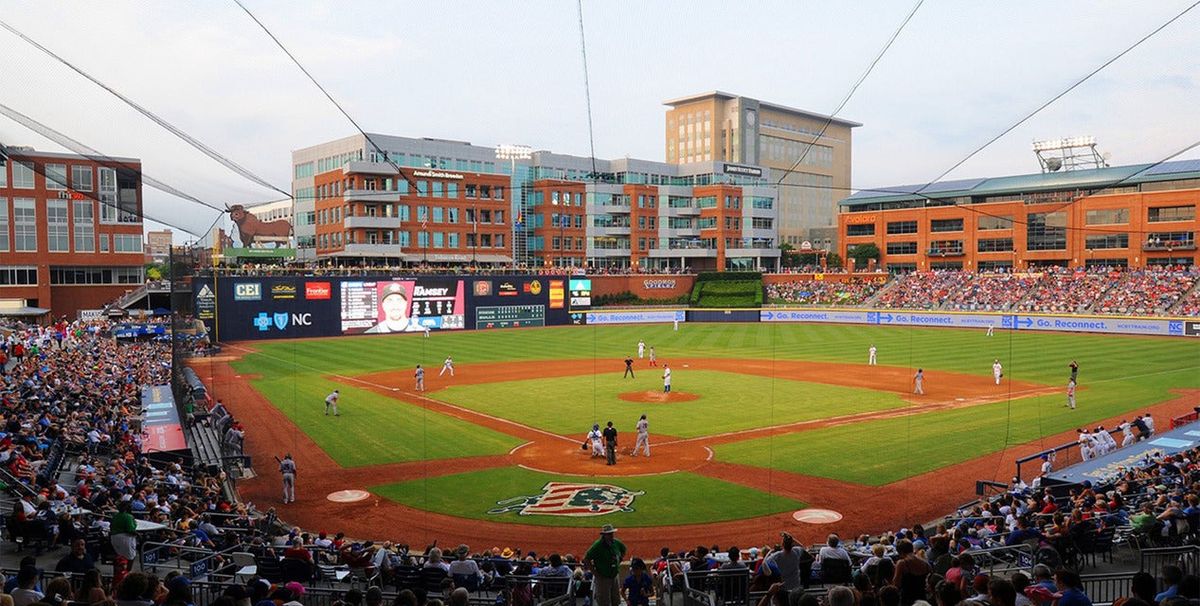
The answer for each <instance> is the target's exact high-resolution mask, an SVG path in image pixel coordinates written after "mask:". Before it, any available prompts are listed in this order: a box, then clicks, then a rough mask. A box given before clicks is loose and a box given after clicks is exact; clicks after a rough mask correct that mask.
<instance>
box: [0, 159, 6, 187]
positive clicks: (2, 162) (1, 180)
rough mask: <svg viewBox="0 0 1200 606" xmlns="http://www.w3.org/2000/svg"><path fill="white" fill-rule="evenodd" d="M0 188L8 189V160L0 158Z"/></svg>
mask: <svg viewBox="0 0 1200 606" xmlns="http://www.w3.org/2000/svg"><path fill="white" fill-rule="evenodd" d="M0 187H8V160H6V159H4V158H0Z"/></svg>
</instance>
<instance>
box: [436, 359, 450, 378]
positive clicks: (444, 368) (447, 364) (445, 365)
mask: <svg viewBox="0 0 1200 606" xmlns="http://www.w3.org/2000/svg"><path fill="white" fill-rule="evenodd" d="M447 370H448V371H450V376H452V377H453V376H454V360H452V359H450V356H446V361H445V362H442V370H441V371H440V372H438V376H439V377H440V376H442V375H443V374H445V373H446V371H447Z"/></svg>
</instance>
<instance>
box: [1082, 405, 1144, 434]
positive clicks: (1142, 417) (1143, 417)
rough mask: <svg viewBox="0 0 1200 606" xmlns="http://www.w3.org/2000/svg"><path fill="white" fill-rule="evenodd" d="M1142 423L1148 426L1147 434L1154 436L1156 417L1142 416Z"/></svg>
mask: <svg viewBox="0 0 1200 606" xmlns="http://www.w3.org/2000/svg"><path fill="white" fill-rule="evenodd" d="M1072 408H1074V407H1072ZM1142 422H1143V423H1145V424H1146V429H1147V433H1148V434H1149V435H1154V417H1152V416H1150V413H1146V414H1145V415H1143V416H1142Z"/></svg>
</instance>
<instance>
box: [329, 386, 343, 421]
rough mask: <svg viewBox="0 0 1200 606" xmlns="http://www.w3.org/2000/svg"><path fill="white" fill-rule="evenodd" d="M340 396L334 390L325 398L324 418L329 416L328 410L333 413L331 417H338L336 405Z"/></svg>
mask: <svg viewBox="0 0 1200 606" xmlns="http://www.w3.org/2000/svg"><path fill="white" fill-rule="evenodd" d="M340 395H341V394H339V393H338V390H336V389H335V390H333V393H331V394H329V395H327V396H325V416H329V411H330V410H332V411H333V416H335V417H336V416H338V410H337V403H338V397H339V396H340Z"/></svg>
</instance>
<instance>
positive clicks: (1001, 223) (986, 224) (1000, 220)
mask: <svg viewBox="0 0 1200 606" xmlns="http://www.w3.org/2000/svg"><path fill="white" fill-rule="evenodd" d="M1012 224H1013V218H1012V215H999V216H995V217H993V216H990V215H979V229H980V231H987V230H989V229H1012Z"/></svg>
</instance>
